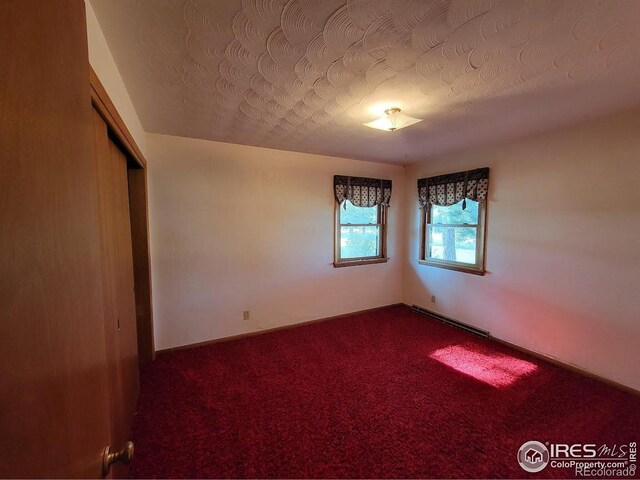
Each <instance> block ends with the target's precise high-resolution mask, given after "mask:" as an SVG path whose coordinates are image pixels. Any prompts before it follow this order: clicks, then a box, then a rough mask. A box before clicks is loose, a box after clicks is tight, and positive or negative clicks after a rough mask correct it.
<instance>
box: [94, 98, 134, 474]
mask: <svg viewBox="0 0 640 480" xmlns="http://www.w3.org/2000/svg"><path fill="white" fill-rule="evenodd" d="M93 126H94V136H95V143H94V145H95V158H96V163H97V166H98V193H99V198H100V219H101V236H102V240H101V253H102V259H103V265H104V268H103V285H104V309H105V317H104V318H105V324H104V325H105V336H106V350H107V358H108V368H109V378H110V382H109V383H110V397H111V403H110V406H111V410H112V415H111V445H112V447H113V448H115V449H119V448H121V446H122V445H123V444H124V442H125V441H127V440H129V433H130V432H129V429H130V426H131V420H132V418H133V415H134V413H135V408H136V403H137V397H138V388H139V386H138V355H137V334H136V331H137V329H136V316H135V308H136V307H135V297H134V295H135V293H134V280H133V256H132V255H133V254H132V245H131V223H130V217H129V194H128V180H127V158H126V156H125V155H124V154H123V153H122V151H121V150H120V149H119V147H118V146H117V145H116V144H115V143H114V141H113V140H112V138H110V135H109V131H108V128H107V125H106V123H105V122H104V120H103V119H102V117H101V116H100V114H99V113H98V112H97V111H95V110H94V112H93ZM126 472H127V470H126V468H124V467H123V466H121V465H114V466H113V467H112V473H113V475H114V476H115V477H123V476H126Z"/></svg>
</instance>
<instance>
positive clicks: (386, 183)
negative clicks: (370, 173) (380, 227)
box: [333, 175, 391, 208]
mask: <svg viewBox="0 0 640 480" xmlns="http://www.w3.org/2000/svg"><path fill="white" fill-rule="evenodd" d="M333 190H334V193H335V196H336V202H338V204H339V205H341V204H342V202H344V201H345V200H350V201H351V203H353V204H354V205H355V206H356V207H373V206H374V205H382V206H384V207H388V206H389V201H390V200H391V180H380V179H377V178H364V177H347V176H345V175H335V176H334V177H333ZM346 206H347V205H346V204H345V208H346Z"/></svg>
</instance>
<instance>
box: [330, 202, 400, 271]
mask: <svg viewBox="0 0 640 480" xmlns="http://www.w3.org/2000/svg"><path fill="white" fill-rule="evenodd" d="M346 201H347V200H345V202H346ZM387 216H388V212H387V208H386V207H384V206H382V205H378V223H375V224H373V223H371V224H369V223H367V224H351V226H358V225H362V226H364V225H371V226H377V227H380V255H379V256H375V257H361V258H345V259H343V258H341V256H340V255H341V253H340V227H341V226H342V225H341V224H340V204H339V203H338V202H335V210H334V240H333V245H334V249H333V266H334V267H335V268H341V267H354V266H357V265H372V264H375V263H386V262H387V261H388V260H389V258H388V257H387Z"/></svg>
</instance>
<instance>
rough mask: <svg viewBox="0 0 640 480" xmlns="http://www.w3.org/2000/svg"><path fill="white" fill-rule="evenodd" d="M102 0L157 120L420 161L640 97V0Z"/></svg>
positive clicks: (110, 31)
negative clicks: (378, 125)
mask: <svg viewBox="0 0 640 480" xmlns="http://www.w3.org/2000/svg"><path fill="white" fill-rule="evenodd" d="M91 3H92V5H93V7H94V10H95V11H96V15H97V17H98V20H99V22H100V24H101V27H102V29H103V31H104V33H105V36H106V38H107V41H108V43H109V45H110V48H111V50H112V53H113V54H114V57H115V59H116V62H117V64H118V68H119V69H120V72H121V74H122V76H123V78H124V80H125V83H126V86H127V89H128V90H129V93H130V95H131V98H132V101H133V103H134V105H135V107H136V109H137V111H138V114H139V116H140V119H141V121H142V124H143V127H144V128H145V129H146V130H147V131H149V132H156V133H165V134H171V135H180V136H187V137H195V138H202V139H210V140H217V141H223V142H232V143H240V144H247V145H257V146H263V147H271V148H277V149H283V150H294V151H304V152H310V153H320V154H328V155H336V156H342V157H350V158H358V159H364V160H374V161H384V162H399V163H408V162H412V161H416V160H420V159H423V158H426V157H428V156H429V155H434V154H437V153H441V152H443V151H445V150H450V149H453V148H461V147H464V146H470V145H474V144H476V145H477V144H480V143H486V142H490V141H494V140H497V139H500V138H507V137H509V136H514V135H521V134H524V133H529V132H534V131H540V130H544V129H548V128H553V127H557V126H561V125H565V124H569V123H572V122H576V121H578V120H580V119H583V118H587V117H590V116H596V115H601V114H604V113H608V112H612V111H615V110H619V109H621V108H629V107H632V106H634V105H637V104H640V88H638V86H637V85H638V82H639V81H640V53H639V52H640V49H639V47H640V1H636V0H627V1H617V0H608V1H595V0H594V1H591V0H548V1H547V0H447V1H444V0H395V1H392V0H348V1H344V0H91ZM389 106H398V107H400V108H402V111H403V113H406V114H407V115H410V116H412V117H418V118H422V119H424V121H423V122H421V123H418V124H416V125H414V126H411V127H409V128H407V129H405V130H401V131H397V132H393V133H388V132H380V131H376V130H372V129H369V128H367V127H365V126H363V125H362V124H363V123H364V122H368V121H371V120H373V119H375V118H376V117H378V116H380V115H381V113H382V111H383V110H384V109H385V108H388V107H389Z"/></svg>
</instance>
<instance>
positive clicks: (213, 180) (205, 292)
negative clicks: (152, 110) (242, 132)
mask: <svg viewBox="0 0 640 480" xmlns="http://www.w3.org/2000/svg"><path fill="white" fill-rule="evenodd" d="M147 149H148V152H149V196H150V229H151V256H152V258H151V263H152V277H153V299H154V305H153V308H154V323H155V325H154V328H155V341H156V348H157V349H158V350H162V349H165V348H169V347H174V346H179V345H186V344H192V343H197V342H202V341H206V340H211V339H216V338H221V337H227V336H230V335H236V334H241V333H246V332H251V331H257V330H261V329H265V328H271V327H276V326H281V325H288V324H294V323H300V322H303V321H307V320H312V319H317V318H323V317H328V316H332V315H339V314H343V313H348V312H353V311H357V310H363V309H367V308H373V307H378V306H383V305H388V304H393V303H398V302H400V301H402V263H403V262H402V257H403V245H404V243H403V241H402V237H401V235H402V233H401V231H400V229H401V227H402V225H403V224H404V211H403V200H404V198H405V193H404V190H403V187H404V168H403V167H400V166H390V165H383V164H375V163H368V162H360V161H355V160H346V159H341V158H333V157H325V156H319V155H309V154H302V153H293V152H284V151H278V150H271V149H265V148H257V147H247V146H241V145H232V144H227V143H218V142H211V141H205V140H195V139H188V138H182V137H171V136H165V135H157V134H149V135H147ZM334 174H347V175H357V176H370V177H376V178H390V179H391V180H393V194H392V198H391V208H390V214H389V236H388V240H389V245H388V255H389V257H390V260H389V262H387V263H385V264H375V265H363V266H356V267H343V268H334V267H333V266H332V261H333V235H334V226H333V222H334V198H333V175H334ZM244 310H249V311H250V312H251V319H250V320H249V321H244V320H243V319H242V312H243V311H244Z"/></svg>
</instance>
